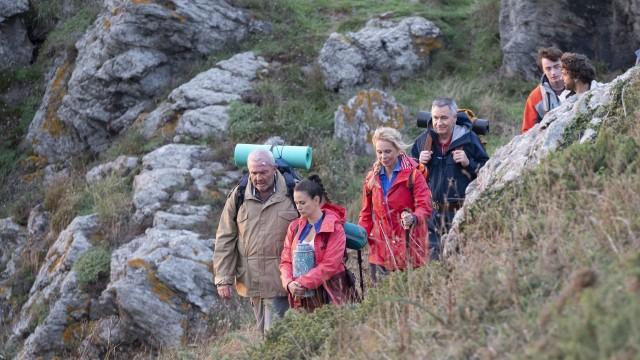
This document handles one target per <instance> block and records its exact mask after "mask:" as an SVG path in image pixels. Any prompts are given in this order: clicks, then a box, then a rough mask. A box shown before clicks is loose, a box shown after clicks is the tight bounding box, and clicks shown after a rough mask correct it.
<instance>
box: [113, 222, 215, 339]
mask: <svg viewBox="0 0 640 360" xmlns="http://www.w3.org/2000/svg"><path fill="white" fill-rule="evenodd" d="M212 258H213V239H207V238H201V237H200V236H199V235H198V234H197V233H194V232H191V231H187V230H160V229H155V228H151V229H148V230H147V231H146V233H145V234H144V235H143V236H140V237H138V238H136V239H134V240H133V241H131V242H130V243H128V244H126V245H124V246H122V247H121V248H120V249H118V250H117V251H115V252H114V254H113V257H112V261H111V281H112V282H111V284H109V287H108V288H107V290H106V291H105V292H110V293H112V294H113V296H114V297H115V300H116V304H117V308H118V313H120V314H123V315H124V314H126V317H123V316H121V320H123V321H125V327H124V328H125V331H128V332H129V333H130V334H133V335H134V336H140V337H141V338H142V339H144V340H145V341H146V342H149V343H152V344H155V345H158V346H160V345H162V346H169V347H171V346H177V345H180V344H181V343H182V341H183V340H184V339H185V336H186V333H187V330H188V325H189V320H190V319H191V318H193V317H194V316H197V314H198V313H203V314H207V313H210V312H211V311H213V310H215V309H216V307H217V305H216V304H217V303H218V298H217V293H216V291H215V286H214V284H213V274H212V273H211V269H212V265H211V261H212Z"/></svg>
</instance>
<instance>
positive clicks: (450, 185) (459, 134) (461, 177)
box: [411, 121, 489, 204]
mask: <svg viewBox="0 0 640 360" xmlns="http://www.w3.org/2000/svg"><path fill="white" fill-rule="evenodd" d="M470 128H471V123H469V124H466V123H462V124H461V122H460V121H458V124H456V126H455V127H454V129H453V137H452V139H451V144H449V149H448V150H447V152H446V154H442V151H441V146H440V142H439V141H438V135H437V134H436V132H435V131H434V130H433V129H428V130H427V131H425V132H423V133H422V134H420V136H418V137H417V138H416V141H415V142H414V144H413V147H412V148H411V156H412V157H414V158H416V159H418V158H419V157H420V151H422V150H423V148H424V144H425V141H426V138H427V134H429V135H430V136H431V137H432V139H433V142H432V144H433V146H432V149H431V150H433V154H432V156H431V160H430V161H429V163H427V168H428V169H429V187H430V188H431V198H432V199H433V201H434V202H435V203H439V204H441V203H443V202H444V200H445V199H446V200H447V201H448V202H449V203H456V202H459V201H462V200H464V193H465V190H466V189H467V186H468V185H469V183H470V182H471V181H473V180H474V179H475V178H476V177H477V176H478V171H479V170H480V168H481V167H482V166H484V164H485V163H486V162H487V160H489V155H487V152H486V151H485V150H484V147H482V144H481V143H480V139H479V138H478V136H477V135H476V134H475V133H474V132H473V131H471V129H470ZM460 148H462V149H463V150H464V152H465V153H466V154H467V158H468V159H469V165H468V166H467V167H466V168H463V167H462V166H461V165H460V164H458V163H456V162H455V161H453V155H452V152H453V151H454V150H457V149H460Z"/></svg>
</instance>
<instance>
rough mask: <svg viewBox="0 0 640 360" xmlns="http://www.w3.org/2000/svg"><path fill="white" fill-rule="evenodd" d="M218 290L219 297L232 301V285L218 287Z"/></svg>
mask: <svg viewBox="0 0 640 360" xmlns="http://www.w3.org/2000/svg"><path fill="white" fill-rule="evenodd" d="M217 289H218V296H220V297H221V298H223V299H225V300H228V299H231V296H232V295H233V290H232V287H231V285H218V286H217Z"/></svg>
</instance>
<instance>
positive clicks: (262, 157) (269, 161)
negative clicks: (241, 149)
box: [247, 149, 276, 166]
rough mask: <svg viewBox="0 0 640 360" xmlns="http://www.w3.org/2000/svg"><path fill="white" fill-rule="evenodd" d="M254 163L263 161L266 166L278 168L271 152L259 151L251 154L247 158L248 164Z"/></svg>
mask: <svg viewBox="0 0 640 360" xmlns="http://www.w3.org/2000/svg"><path fill="white" fill-rule="evenodd" d="M253 161H261V162H264V163H265V164H264V165H271V166H276V159H275V158H274V157H273V153H272V152H271V151H269V150H264V149H258V150H253V151H252V152H250V153H249V156H248V157H247V164H248V163H250V162H253Z"/></svg>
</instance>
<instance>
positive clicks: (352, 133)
mask: <svg viewBox="0 0 640 360" xmlns="http://www.w3.org/2000/svg"><path fill="white" fill-rule="evenodd" d="M405 118H406V110H405V108H404V107H403V106H402V105H401V104H399V103H397V102H396V99H395V98H394V97H393V96H391V95H387V94H386V93H385V92H383V91H380V90H377V89H371V90H361V91H359V92H358V94H357V95H356V96H354V97H353V98H351V99H350V100H349V101H348V102H347V104H346V105H340V106H339V107H338V110H337V111H336V113H335V123H334V135H333V136H334V138H336V139H339V140H342V141H344V142H345V144H346V146H347V149H349V151H353V152H355V153H356V154H360V155H362V154H367V153H368V154H373V147H372V146H371V138H372V136H373V133H374V131H375V130H376V129H377V128H378V127H380V126H388V127H393V128H396V129H401V128H402V127H403V126H404V120H405Z"/></svg>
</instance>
